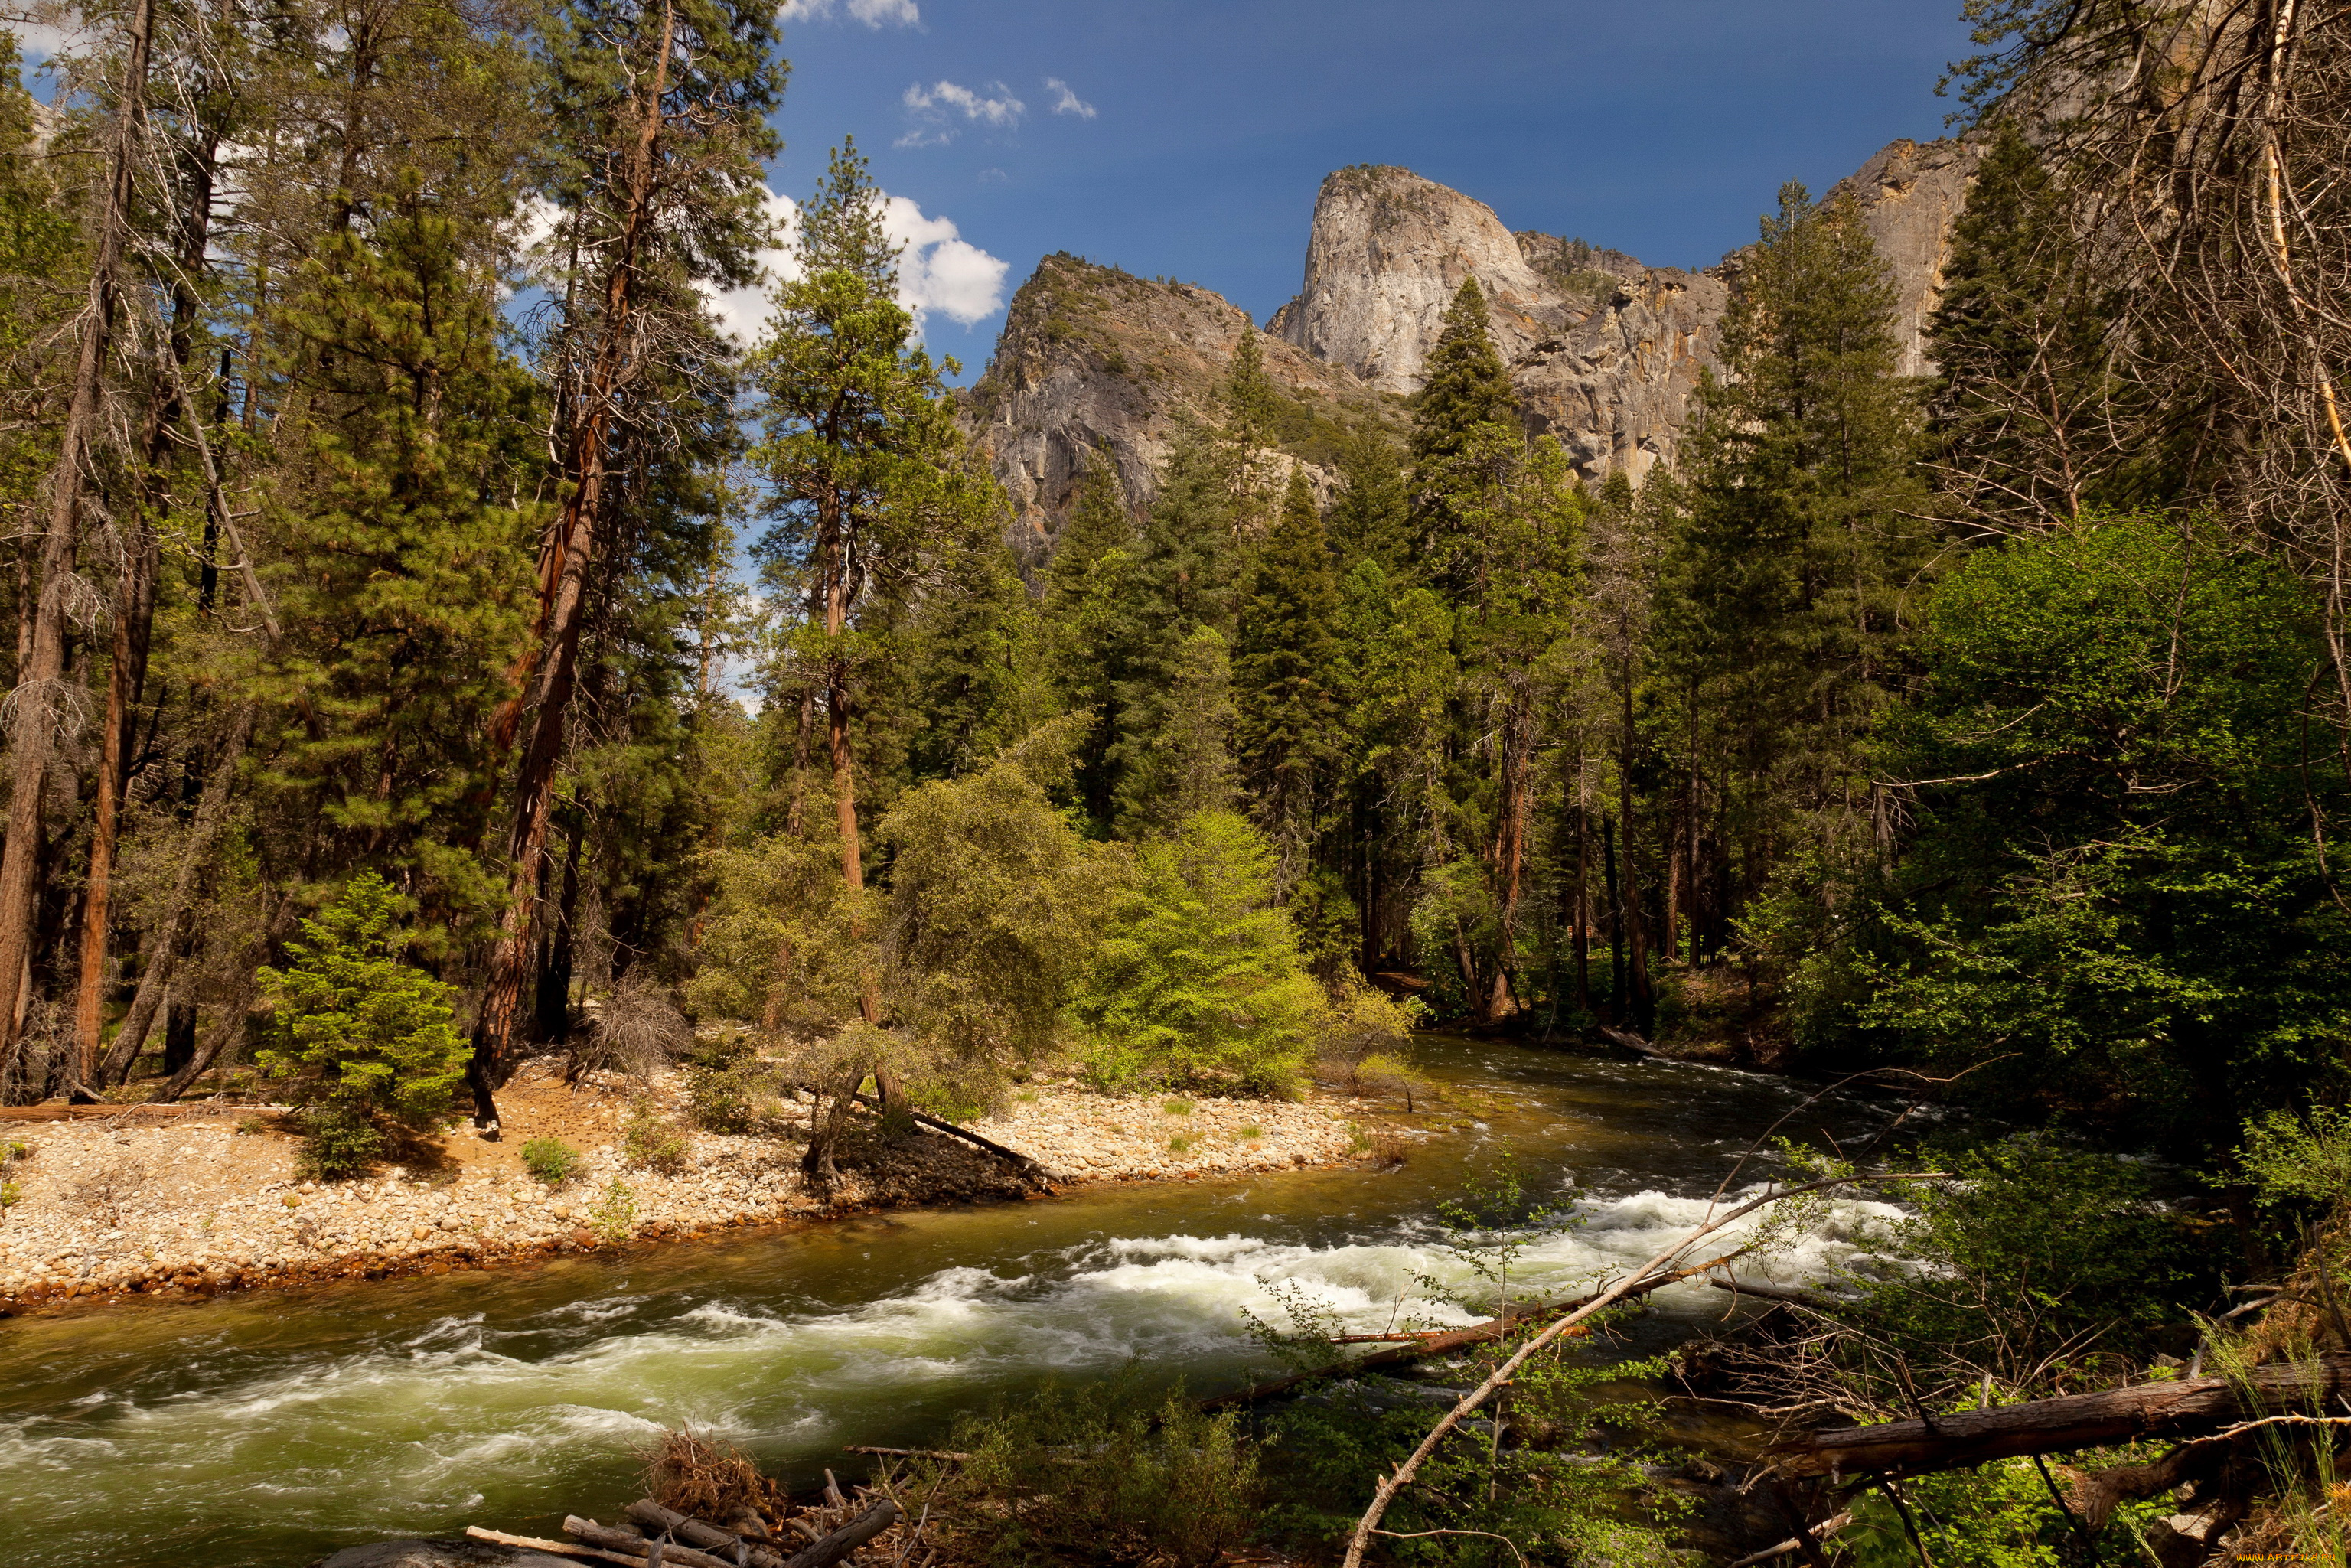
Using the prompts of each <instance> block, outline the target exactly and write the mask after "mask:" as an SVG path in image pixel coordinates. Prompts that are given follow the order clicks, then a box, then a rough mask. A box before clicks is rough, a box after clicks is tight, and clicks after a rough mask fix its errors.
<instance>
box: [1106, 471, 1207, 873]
mask: <svg viewBox="0 0 2351 1568" xmlns="http://www.w3.org/2000/svg"><path fill="white" fill-rule="evenodd" d="M1234 463H1235V457H1234V454H1233V452H1232V449H1231V448H1230V446H1229V445H1228V444H1226V443H1224V442H1222V441H1220V440H1218V439H1217V438H1216V436H1215V434H1214V433H1211V432H1207V431H1202V430H1196V429H1195V430H1186V431H1182V432H1179V433H1178V434H1177V437H1176V441H1175V448H1174V450H1172V451H1171V452H1170V453H1169V454H1168V457H1167V463H1166V468H1165V473H1164V474H1163V475H1162V476H1161V481H1160V486H1159V492H1158V494H1157V495H1156V496H1155V497H1153V500H1152V504H1151V509H1150V511H1149V512H1148V513H1147V514H1146V515H1145V517H1144V526H1143V529H1142V532H1141V536H1140V537H1139V538H1137V540H1136V541H1135V546H1134V553H1133V555H1132V557H1131V559H1122V558H1121V557H1119V556H1118V555H1117V554H1116V553H1115V552H1114V553H1113V555H1111V556H1106V557H1104V558H1103V564H1104V565H1105V566H1106V565H1108V564H1109V563H1110V562H1111V561H1112V560H1114V559H1116V560H1119V561H1120V565H1119V568H1118V570H1117V574H1116V577H1115V582H1116V585H1117V590H1118V594H1119V601H1118V604H1117V606H1116V609H1115V612H1114V616H1115V620H1114V625H1113V627H1112V628H1110V629H1109V634H1108V636H1107V637H1106V638H1105V639H1104V643H1105V646H1104V648H1103V652H1104V653H1106V654H1107V661H1106V667H1107V668H1109V669H1110V670H1111V671H1113V674H1114V677H1115V680H1114V685H1113V687H1112V690H1111V698H1112V709H1113V712H1112V718H1113V721H1114V722H1115V725H1116V731H1115V734H1114V735H1113V737H1112V739H1111V743H1110V746H1109V747H1108V750H1107V752H1106V753H1105V756H1104V758H1103V767H1104V769H1105V770H1106V772H1107V775H1108V779H1107V782H1108V789H1109V795H1110V798H1111V800H1112V802H1113V810H1114V813H1115V817H1114V820H1115V822H1116V825H1117V827H1118V829H1119V831H1121V832H1122V833H1123V834H1126V835H1129V836H1134V835H1137V834H1141V833H1144V832H1154V831H1156V832H1165V831H1167V830H1168V829H1171V828H1173V827H1174V826H1175V823H1176V822H1178V821H1181V820H1182V818H1183V816H1184V814H1185V813H1186V810H1194V809H1205V808H1207V807H1211V806H1221V805H1223V804H1226V803H1227V802H1228V800H1229V799H1230V795H1229V790H1230V788H1231V780H1232V762H1231V757H1230V747H1231V733H1232V725H1233V720H1234V717H1235V715H1234V713H1233V709H1232V695H1231V685H1232V675H1231V669H1230V652H1229V650H1230V632H1231V631H1232V628H1233V626H1234V624H1235V617H1236V605H1235V599H1236V595H1237V593H1238V589H1239V577H1240V566H1241V556H1240V540H1239V534H1238V527H1239V522H1238V516H1237V504H1236V499H1235V497H1236V489H1237V486H1238V479H1237V476H1236V474H1235V470H1234ZM1201 632H1208V633H1210V635H1209V636H1207V637H1203V636H1201V635H1200V633H1201ZM1195 801H1197V802H1199V805H1197V806H1195V805H1193V804H1192V802H1195Z"/></svg>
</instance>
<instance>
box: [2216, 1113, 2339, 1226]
mask: <svg viewBox="0 0 2351 1568" xmlns="http://www.w3.org/2000/svg"><path fill="white" fill-rule="evenodd" d="M2237 1157H2238V1159H2239V1161H2240V1162H2241V1164H2242V1165H2243V1166H2244V1168H2245V1172H2246V1174H2247V1175H2249V1176H2252V1178H2253V1184H2254V1186H2255V1188H2256V1189H2257V1191H2258V1193H2259V1195H2260V1201H2261V1202H2262V1203H2263V1204H2265V1205H2269V1206H2271V1207H2299V1208H2302V1209H2304V1211H2305V1212H2307V1211H2309V1210H2311V1209H2317V1210H2319V1211H2321V1212H2325V1211H2329V1210H2332V1209H2334V1208H2335V1207H2338V1206H2339V1205H2341V1204H2343V1203H2345V1202H2346V1200H2351V1111H2345V1110H2342V1109H2340V1108H2339V1107H2335V1106H2330V1105H2313V1106H2311V1107H2310V1108H2309V1110H2308V1111H2307V1113H2304V1114H2303V1115H2299V1116H2297V1115H2292V1114H2289V1113H2286V1112H2283V1111H2273V1112H2271V1113H2269V1114H2268V1115H2267V1116H2264V1117H2262V1119H2261V1120H2260V1121H2258V1122H2253V1123H2251V1124H2248V1125H2247V1126H2246V1128H2245V1143H2244V1146H2243V1147H2242V1148H2241V1149H2240V1150H2239V1151H2238V1155H2237Z"/></svg>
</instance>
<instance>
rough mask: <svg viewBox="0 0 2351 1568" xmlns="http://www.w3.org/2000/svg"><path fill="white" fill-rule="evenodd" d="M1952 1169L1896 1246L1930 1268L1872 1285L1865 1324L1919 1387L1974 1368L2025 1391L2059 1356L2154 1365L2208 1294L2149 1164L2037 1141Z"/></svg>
mask: <svg viewBox="0 0 2351 1568" xmlns="http://www.w3.org/2000/svg"><path fill="white" fill-rule="evenodd" d="M1943 1164H1944V1167H1945V1168H1946V1169H1949V1170H1950V1171H1952V1172H1954V1173H1955V1174H1956V1176H1958V1177H1959V1179H1958V1180H1956V1181H1949V1182H1931V1183H1922V1184H1919V1186H1917V1188H1916V1189H1915V1190H1913V1191H1910V1192H1908V1193H1907V1194H1905V1196H1906V1197H1908V1198H1909V1199H1910V1200H1911V1201H1912V1202H1913V1203H1915V1204H1916V1205H1917V1213H1916V1215H1915V1216H1914V1217H1913V1218H1909V1219H1907V1220H1906V1221H1904V1222H1902V1223H1901V1224H1900V1225H1899V1226H1898V1227H1897V1228H1896V1237H1895V1238H1894V1247H1893V1250H1894V1251H1895V1252H1896V1253H1897V1254H1898V1255H1901V1256H1904V1257H1907V1258H1910V1259H1914V1260H1917V1262H1918V1263H1919V1264H1921V1265H1923V1267H1921V1268H1918V1269H1916V1270H1909V1271H1906V1272H1904V1273H1902V1274H1900V1275H1897V1276H1895V1277H1892V1278H1888V1279H1876V1280H1867V1281H1861V1283H1862V1288H1863V1290H1864V1301H1863V1303H1862V1305H1861V1307H1860V1309H1859V1315H1860V1318H1861V1320H1862V1321H1863V1322H1865V1323H1866V1324H1867V1325H1868V1326H1869V1328H1870V1329H1871V1331H1872V1333H1873V1335H1874V1336H1875V1338H1876V1342H1877V1343H1880V1344H1881V1345H1884V1346H1886V1347H1888V1348H1889V1349H1891V1350H1893V1351H1895V1352H1897V1353H1899V1354H1903V1355H1906V1356H1907V1357H1908V1358H1909V1360H1910V1362H1911V1363H1912V1364H1914V1365H1915V1366H1916V1367H1917V1369H1918V1370H1919V1372H1920V1375H1921V1376H1922V1378H1923V1376H1924V1375H1926V1374H1927V1373H1928V1371H1929V1370H1930V1369H1936V1368H1951V1367H1953V1364H1954V1363H1958V1364H1959V1367H1958V1368H1954V1370H1955V1372H1956V1374H1957V1375H1960V1376H1961V1378H1962V1380H1963V1381H1971V1379H1970V1378H1969V1377H1968V1376H1967V1371H1968V1370H1971V1369H1973V1368H1976V1367H1981V1368H1983V1369H1985V1370H1991V1371H1993V1372H1995V1373H1996V1374H1998V1375H2000V1376H2001V1378H2002V1380H2003V1381H2022V1378H2023V1377H2024V1375H2026V1374H2027V1373H2028V1372H2030V1371H2031V1370H2032V1369H2033V1368H2036V1367H2040V1366H2042V1365H2043V1363H2044V1361H2046V1360H2047V1359H2048V1358H2052V1357H2061V1356H2070V1357H2074V1358H2076V1359H2078V1358H2079V1357H2080V1356H2082V1355H2084V1354H2088V1353H2091V1352H2120V1353H2124V1354H2131V1355H2138V1356H2143V1355H2145V1354H2150V1353H2151V1352H2152V1349H2153V1341H2152V1339H2151V1335H2152V1333H2153V1331H2154V1330H2155V1329H2157V1328H2158V1326H2160V1325H2161V1324H2164V1323H2166V1322H2179V1321H2182V1319H2183V1316H2184V1314H2183V1312H2182V1308H2181V1306H2180V1303H2181V1302H2182V1301H2184V1300H2188V1299H2192V1298H2193V1297H2195V1296H2197V1295H2199V1294H2200V1293H2202V1292H2203V1290H2204V1289H2206V1288H2209V1285H2210V1281H2209V1280H2208V1279H2207V1277H2206V1276H2207V1274H2208V1271H2209V1270H2210V1267H2211V1260H2210V1258H2208V1257H2207V1256H2206V1255H2205V1254H2204V1252H2203V1250H2202V1249H2200V1248H2199V1247H2198V1246H2197V1244H2196V1242H2195V1240H2194V1239H2193V1238H2192V1237H2191V1235H2190V1233H2189V1230H2188V1228H2187V1227H2185V1226H2184V1225H2182V1223H2181V1222H2180V1219H2179V1217H2178V1216H2176V1215H2174V1214H2172V1213H2170V1212H2168V1210H2167V1208H2166V1207H2165V1206H2164V1205H2163V1204H2162V1203H2161V1202H2160V1201H2159V1199H2158V1195H2157V1193H2156V1190H2155V1187H2154V1184H2153V1182H2152V1181H2151V1180H2150V1178H2149V1176H2148V1173H2147V1168H2146V1167H2145V1166H2142V1165H2139V1164H2137V1163H2135V1162H2132V1161H2128V1160H2123V1159H2118V1158H2116V1157H2115V1156H2113V1155H2103V1154H2096V1153H2092V1152H2089V1151H2086V1150H2077V1149H2068V1148H2064V1147H2061V1146H2058V1145H2053V1144H2051V1143H2048V1142H2046V1141H2044V1140H2042V1139H2039V1138H2034V1137H2030V1136H2023V1137H2017V1138H2011V1139H2009V1140H2007V1141H2005V1142H2002V1143H1998V1144H1993V1145H1987V1146H1985V1147H1982V1148H1980V1149H1976V1150H1972V1151H1969V1152H1966V1153H1962V1154H1959V1155H1956V1156H1955V1157H1952V1158H1949V1159H1948V1160H1946V1161H1944V1162H1943ZM1894 1402H1895V1401H1894V1400H1893V1399H1891V1398H1889V1400H1888V1403H1894Z"/></svg>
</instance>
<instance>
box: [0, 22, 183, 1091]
mask: <svg viewBox="0 0 2351 1568" xmlns="http://www.w3.org/2000/svg"><path fill="white" fill-rule="evenodd" d="M154 20H155V10H154V0H138V4H137V5H136V7H135V8H134V9H133V10H132V12H131V27H130V37H129V38H128V40H127V42H128V43H129V45H130V48H129V52H128V57H127V58H126V60H125V62H124V65H123V72H122V90H121V96H120V99H117V101H116V103H115V107H114V126H113V143H114V144H113V148H112V150H111V154H110V162H109V167H108V171H107V184H106V193H105V200H104V203H103V205H102V207H101V210H100V212H99V231H98V247H97V256H96V258H95V264H94V265H93V267H91V270H90V280H89V306H88V308H87V310H86V313H85V315H84V316H83V318H82V323H81V334H80V342H79V345H78V353H77V354H76V356H75V361H74V380H73V391H72V393H71V396H70V398H69V399H68V403H67V407H66V420H65V428H64V429H63V431H62V432H60V434H59V439H58V443H57V474H56V482H55V485H54V486H53V488H52V490H51V493H50V504H49V518H48V528H47V534H46V536H45V537H44V538H43V539H42V541H41V578H40V584H39V588H38V594H39V598H38V599H37V601H36V605H35V609H34V612H33V628H32V639H31V647H30V648H29V650H28V658H27V661H26V664H24V665H22V666H20V667H19V669H18V671H17V686H16V691H15V692H14V693H13V694H11V697H12V706H13V708H14V710H15V711H14V713H13V715H12V717H13V721H14V722H13V723H12V724H11V725H10V734H9V746H10V749H11V752H12V756H11V758H10V763H11V766H10V769H9V798H8V838H7V843H6V846H5V849H0V998H5V1003H6V1005H5V1007H0V1080H5V1078H7V1077H8V1076H9V1075H10V1073H11V1071H12V1070H13V1069H14V1067H15V1065H16V1055H17V1051H18V1049H19V1044H20V1040H21V1035H22V1027H21V1026H22V1020H23V1018H24V1016H25V1012H26V1007H27V1005H28V1004H29V1002H30V1000H31V995H30V988H31V969H32V956H33V954H32V936H33V913H34V904H35V903H36V902H37V899H38V897H39V894H40V887H39V865H38V852H39V848H40V839H41V826H42V824H41V795H42V791H43V789H44V787H45V785H46V784H47V778H48V770H49V758H50V754H51V751H52V749H53V748H54V747H55V744H56V718H55V715H54V711H53V706H54V702H55V695H54V694H55V692H56V689H57V686H58V685H59V684H60V683H61V682H62V681H63V679H64V676H65V667H66V594H67V591H68V583H69V581H70V580H72V577H73V568H74V557H75V554H76V552H77V550H78V547H79V543H80V533H81V509H82V497H83V494H84V490H85V487H86V486H87V485H88V483H89V469H90V465H91V463H92V460H93V457H94V455H95V449H96V445H97V436H98V428H99V419H100V415H101V410H100V407H99V403H100V400H101V397H102V394H103V391H104V383H105V380H106V371H107V364H108V361H109V360H110V356H111V353H112V350H113V339H114V323H115V316H116V314H117V312H118V311H119V310H120V308H121V278H120V271H121V267H122V257H123V252H124V250H125V248H126V244H127V239H126V236H127V231H128V230H129V228H130V225H131V174H132V169H133V167H134V162H135V160H136V158H137V154H138V141H139V132H140V129H141V126H142V124H143V123H144V121H145V118H146V114H145V110H146V97H147V56H148V43H149V38H150V36H151V34H152V31H153V27H154Z"/></svg>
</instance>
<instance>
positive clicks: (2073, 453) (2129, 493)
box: [1927, 121, 2165, 528]
mask: <svg viewBox="0 0 2351 1568" xmlns="http://www.w3.org/2000/svg"><path fill="white" fill-rule="evenodd" d="M2070 207H2071V201H2070V199H2069V197H2068V195H2067V194H2066V193H2065V191H2064V188H2063V186H2062V185H2061V184H2060V183H2059V180H2058V178H2057V176H2056V174H2055V173H2054V172H2053V171H2052V169H2051V168H2050V166H2049V164H2048V162H2047V161H2046V159H2045V157H2044V155H2043V153H2042V152H2041V151H2040V150H2039V149H2037V148H2035V147H2034V146H2033V145H2032V143H2031V142H2030V141H2026V140H2025V138H2024V136H2023V135H2022V132H2021V131H2019V130H2018V129H2017V128H2016V126H2015V125H2014V123H2013V122H2007V121H2004V122H2003V123H2002V125H2001V131H2000V133H1999V135H1998V136H1997V137H1996V138H1995V139H1994V140H1993V141H1992V144H1991V148H1990V150H1989V151H1987V152H1985V154H1984V158H1983V162H1981V163H1980V164H1978V165H1977V168H1976V178H1975V183H1974V184H1972V185H1971V186H1970V187H1969V190H1968V202H1967V205H1966V207H1965V208H1963V209H1962V210H1961V211H1960V213H1959V217H1958V219H1957V220H1956V221H1955V222H1954V223H1953V224H1952V225H1951V251H1950V259H1949V262H1948V263H1947V264H1946V265H1945V267H1944V281H1943V288H1942V293H1941V296H1940V299H1939V303H1938V306H1937V308H1936V310H1935V313H1934V315H1933V316H1932V317H1931V318H1929V319H1928V324H1927V331H1928V351H1929V352H1930V353H1932V354H1933V355H1934V357H1935V359H1936V361H1938V366H1939V368H1940V371H1941V374H1940V378H1939V384H1938V386H1937V388H1936V391H1935V395H1934V399H1933V402H1932V405H1931V406H1932V413H1933V415H1934V434H1935V435H1936V437H1937V438H1938V444H1939V447H1940V450H1939V451H1938V454H1937V458H1938V461H1937V467H1938V469H1939V470H1940V471H1941V473H1942V476H1943V478H1944V483H1945V485H1946V486H1947V487H1948V488H1949V489H1950V490H1951V491H1952V492H1953V494H1954V495H1955V496H1956V497H1958V498H1959V501H1960V502H1961V504H1962V505H1964V506H1965V507H1967V508H1968V509H1969V510H1970V513H1971V514H1973V515H1975V516H1977V517H1981V518H1984V519H1986V520H1987V521H1991V520H1995V519H1996V520H1998V521H1999V522H2000V523H2001V524H2002V525H2003V526H2009V527H2019V528H2049V527H2063V526H2065V525H2066V524H2067V523H2069V522H2070V520H2071V519H2073V518H2074V517H2078V516H2079V515H2080V514H2081V512H2082V511H2083V509H2084V507H2087V506H2090V505H2092V504H2093V503H2095V502H2104V503H2106V504H2109V505H2127V504H2129V503H2130V502H2132V501H2134V500H2137V499H2140V498H2142V497H2146V496H2147V495H2149V494H2150V493H2155V494H2159V493H2160V492H2161V490H2162V488H2163V485H2162V483H2161V481H2160V480H2159V479H2158V477H2157V476H2158V474H2159V473H2160V471H2161V470H2162V469H2163V467H2164V466H2165V464H2164V462H2163V457H2164V453H2163V450H2162V447H2161V445H2160V444H2157V445H2155V446H2154V447H2153V449H2152V450H2133V448H2134V446H2136V444H2132V443H2120V444H2118V443H2116V441H2115V440H2114V439H2113V431H2114V429H2115V428H2116V425H2117V423H2127V422H2129V421H2130V420H2131V419H2132V418H2133V417H2135V416H2136V414H2137V413H2139V412H2141V411H2139V410H2137V409H2134V408H2133V407H2132V406H2131V405H2132V404H2134V403H2138V402H2144V399H2143V396H2140V395H2137V393H2138V389H2137V388H2135V387H2133V386H2132V385H2131V384H2130V383H2129V382H2127V380H2126V378H2124V377H2122V376H2119V375H2116V374H2115V373H2114V372H2113V371H2112V370H2111V369H2110V365H2111V364H2112V362H2113V353H2112V350H2111V349H2110V347H2109V345H2108V343H2107V335H2108V333H2109V331H2110V329H2111V327H2112V323H2113V321H2114V319H2115V317H2116V315H2117V314H2118V311H2117V308H2116V302H2115V301H2114V300H2112V299H2111V298H2106V297H2105V294H2104V291H2103V290H2102V289H2101V288H2100V287H2099V286H2098V285H2097V284H2096V283H2095V281H2094V280H2093V278H2092V277H2091V276H2090V273H2089V269H2088V268H2087V267H2085V264H2084V257H2083V256H2082V254H2081V247H2080V245H2079V243H2078V242H2077V241H2076V240H2075V238H2074V232H2073V226H2072V224H2071V221H2070V211H2069V209H2070Z"/></svg>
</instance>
